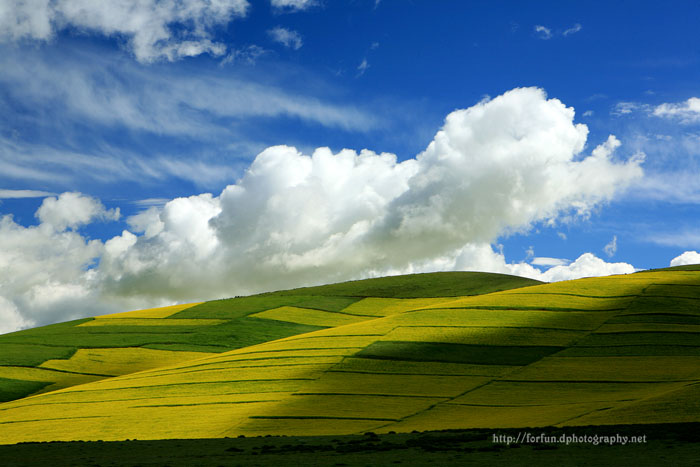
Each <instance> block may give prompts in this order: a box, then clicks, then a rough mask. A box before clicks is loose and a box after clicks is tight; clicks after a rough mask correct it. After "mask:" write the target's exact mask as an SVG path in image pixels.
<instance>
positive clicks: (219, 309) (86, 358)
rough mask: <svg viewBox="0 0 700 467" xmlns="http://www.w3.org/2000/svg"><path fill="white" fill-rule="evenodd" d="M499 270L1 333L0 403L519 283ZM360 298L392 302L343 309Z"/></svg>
mask: <svg viewBox="0 0 700 467" xmlns="http://www.w3.org/2000/svg"><path fill="white" fill-rule="evenodd" d="M533 284H539V282H538V281H534V280H531V279H525V278H522V277H515V276H507V275H503V274H489V273H473V272H448V273H433V274H411V275H405V276H393V277H384V278H378V279H366V280H360V281H352V282H346V283H341V284H332V285H328V286H320V287H311V288H305V289H296V290H289V291H280V292H273V293H266V294H260V295H254V296H250V297H239V298H234V299H226V300H215V301H211V302H206V303H192V304H186V305H176V306H171V307H165V308H158V309H150V310H139V311H133V312H126V313H117V314H113V315H106V316H100V317H97V318H86V319H82V320H77V321H71V322H66V323H60V324H55V325H51V326H43V327H40V328H35V329H28V330H24V331H19V332H15V333H11V334H5V335H0V402H4V401H10V400H15V399H19V398H22V397H25V396H27V395H30V394H36V393H41V392H48V391H52V390H56V389H61V388H65V387H70V386H73V385H76V384H82V383H86V382H90V381H98V380H101V379H105V378H110V377H113V376H119V375H125V374H129V373H133V372H135V371H142V370H147V369H153V368H158V367H161V366H164V365H169V364H174V363H178V362H186V361H189V360H191V359H193V358H199V357H204V356H208V355H213V354H215V353H221V352H226V351H229V350H233V349H238V348H242V347H246V346H250V345H255V344H259V343H262V342H267V341H271V340H275V339H279V338H283V337H288V336H293V335H297V334H303V333H306V332H310V331H315V330H319V329H324V328H327V327H332V326H338V325H342V324H347V323H355V322H360V321H364V320H367V319H373V318H375V317H376V316H378V315H377V313H380V315H381V314H389V313H395V312H396V313H397V312H401V311H405V310H408V309H411V308H415V307H418V306H423V305H425V304H428V303H437V302H439V301H441V300H443V299H442V298H440V297H443V296H465V295H476V294H481V293H489V292H494V291H499V290H506V289H510V288H516V287H525V286H529V285H533ZM365 297H384V298H391V297H403V298H405V297H434V298H435V297H436V298H435V300H428V301H410V300H408V301H406V300H404V301H395V302H391V303H394V306H393V307H389V306H388V303H390V302H386V303H384V305H382V307H379V308H377V307H374V308H373V310H372V311H370V312H365V311H358V309H357V307H355V308H353V309H352V310H351V311H350V312H346V311H343V310H344V309H345V308H347V307H348V306H350V305H352V304H354V303H356V302H358V301H361V300H363V299H364V298H365Z"/></svg>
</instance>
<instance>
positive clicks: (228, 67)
mask: <svg viewBox="0 0 700 467" xmlns="http://www.w3.org/2000/svg"><path fill="white" fill-rule="evenodd" d="M699 14H700V7H699V6H698V5H697V3H696V2H674V4H673V7H672V8H671V7H670V6H669V7H662V6H659V4H658V3H657V2H638V1H636V2H628V1H621V2H613V3H610V2H576V3H574V2H537V3H536V4H535V3H529V4H527V5H526V4H525V3H523V2H493V1H488V2H487V1H484V2H459V1H439V2H435V1H418V0H415V1H398V0H395V1H392V0H382V1H377V0H347V1H330V0H318V1H309V0H272V1H246V0H227V1H223V2H218V3H214V4H210V3H209V2H207V1H204V0H197V1H191V2H175V1H156V0H147V1H141V2H138V1H135V0H134V1H133V2H130V1H126V2H121V3H120V4H119V5H114V4H112V5H108V4H103V3H98V2H88V1H85V2H81V1H72V2H71V1H66V0H38V1H36V2H19V1H10V2H7V3H5V4H4V5H3V6H0V216H2V219H3V220H2V223H1V224H0V321H4V322H5V323H6V324H5V325H4V327H1V328H0V331H3V330H4V331H10V330H13V329H17V328H21V327H26V326H31V325H37V324H45V323H48V322H55V321H60V320H64V319H69V318H74V317H79V316H89V315H93V314H96V313H101V312H110V311H119V310H123V309H125V308H130V307H132V308H143V307H146V306H152V305H153V306H155V305H160V304H169V303H173V302H186V301H194V300H202V299H210V298H218V297H223V296H231V295H238V294H244V293H253V292H258V291H262V290H270V289H275V288H280V287H295V286H301V285H308V284H315V283H324V282H329V281H335V280H347V279H353V278H360V277H369V276H373V275H381V274H395V273H402V272H404V273H405V272H421V271H432V270H443V269H478V270H490V271H498V272H507V273H514V274H524V275H529V276H531V277H537V278H540V279H543V280H561V279H568V278H574V277H580V276H584V275H597V274H610V273H622V272H630V271H633V270H635V269H646V268H653V267H665V266H668V265H669V264H670V263H671V261H672V260H674V258H676V259H675V260H674V261H675V263H674V264H681V263H688V262H697V261H700V255H698V254H697V253H694V252H695V251H696V250H699V249H700V225H699V222H698V219H699V218H700V216H699V215H698V214H700V209H699V204H700V177H699V175H700V166H699V164H698V162H699V161H698V159H699V156H700V100H698V97H700V89H699V87H698V86H699V84H698V83H699V82H700V81H699V79H698V78H700V48H698V45H697V44H698V43H700V41H699V40H698V39H699V38H698V32H697V31H698V20H697V18H698V17H700V15H699ZM460 109H462V110H460ZM464 109H470V110H464ZM574 112H575V114H574ZM448 115H451V116H453V118H452V120H450V119H449V118H448ZM446 118H448V120H450V121H452V122H453V123H452V124H447V123H446ZM450 125H451V126H450ZM439 132H440V133H439ZM440 134H443V136H444V138H442V137H441V136H440ZM610 135H614V138H613V139H612V140H611V139H609V137H610ZM441 138H442V139H441ZM443 139H444V140H445V141H446V142H445V141H443ZM317 148H329V151H328V152H327V154H326V152H324V151H325V150H321V152H318V151H317ZM431 148H432V149H431ZM504 148H505V149H504ZM508 148H511V149H508ZM596 148H598V150H596ZM343 149H349V150H352V151H354V152H352V153H349V152H344V153H342V154H344V155H339V152H340V151H341V150H343ZM364 149H367V150H369V151H371V152H368V153H361V151H362V150H364ZM502 150H503V151H505V153H504V154H502V152H503V151H502ZM261 154H262V155H261ZM312 154H313V157H311V156H312ZM362 154H364V155H362ZM594 154H598V156H595V157H594ZM585 161H587V162H585ZM64 193H69V194H68V195H64ZM173 200H176V201H173ZM685 252H689V253H685ZM682 254H683V256H682V257H681V255H682ZM679 257H680V258H679ZM551 268H553V269H551ZM203 271H206V272H203Z"/></svg>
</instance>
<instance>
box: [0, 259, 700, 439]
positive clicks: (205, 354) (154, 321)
mask: <svg viewBox="0 0 700 467" xmlns="http://www.w3.org/2000/svg"><path fill="white" fill-rule="evenodd" d="M699 320H700V270H697V269H692V268H676V269H673V268H671V269H666V270H654V271H647V272H640V273H635V274H631V275H625V276H610V277H604V278H590V279H580V280H575V281H566V282H559V283H553V284H542V283H538V282H536V281H530V280H527V279H521V278H515V277H511V276H503V275H499V274H485V273H434V274H415V275H409V276H397V277H387V278H378V279H369V280H365V281H354V282H347V283H342V284H332V285H328V286H319V287H308V288H303V289H295V290H290V291H281V292H274V293H266V294H260V295H256V296H250V297H239V298H234V299H227V300H217V301H212V302H205V303H200V304H191V305H178V306H176V307H168V308H167V309H151V310H141V311H135V312H129V313H119V314H117V315H111V316H101V317H97V318H89V319H83V320H78V321H73V322H68V323H60V324H56V325H51V326H45V327H41V328H36V329H29V330H25V331H19V332H15V333H11V334H6V335H3V336H0V398H1V399H0V400H2V401H4V402H2V403H0V443H5V444H12V443H17V442H23V441H53V440H65V441H70V440H90V439H91V440H97V439H101V440H123V439H134V438H138V439H175V438H217V437H226V436H228V437H234V436H240V435H245V436H254V435H267V434H271V435H319V434H331V435H347V434H352V433H362V432H365V431H374V432H377V433H389V432H392V431H395V432H410V431H413V430H419V431H422V430H437V429H467V428H517V427H544V426H579V425H594V424H595V425H613V424H625V423H636V424H646V423H686V422H698V421H700V404H698V403H697V402H696V401H697V400H699V399H700V398H699V397H698V396H700V393H698V391H699V390H700V389H698V388H700V321H699Z"/></svg>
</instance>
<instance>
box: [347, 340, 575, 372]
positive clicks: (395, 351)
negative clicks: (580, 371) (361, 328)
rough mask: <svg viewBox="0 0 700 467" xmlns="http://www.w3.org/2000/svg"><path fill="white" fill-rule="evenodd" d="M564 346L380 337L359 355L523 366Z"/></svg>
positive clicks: (394, 358)
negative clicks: (414, 340)
mask: <svg viewBox="0 0 700 467" xmlns="http://www.w3.org/2000/svg"><path fill="white" fill-rule="evenodd" d="M561 350H563V347H555V346H530V345H528V346H514V345H513V346H507V345H477V344H473V345H472V344H453V343H441V342H410V341H378V342H374V343H373V344H371V345H368V346H367V347H365V348H364V349H363V350H362V351H360V352H358V353H357V354H356V356H358V357H363V358H374V359H379V360H408V361H415V362H445V363H468V364H473V365H510V366H522V365H528V364H530V363H532V362H536V361H537V360H540V359H542V358H544V357H546V356H548V355H551V354H554V353H557V352H559V351H561Z"/></svg>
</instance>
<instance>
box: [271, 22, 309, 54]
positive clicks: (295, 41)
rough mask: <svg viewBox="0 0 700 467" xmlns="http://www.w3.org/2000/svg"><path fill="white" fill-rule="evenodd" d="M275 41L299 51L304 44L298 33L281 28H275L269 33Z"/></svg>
mask: <svg viewBox="0 0 700 467" xmlns="http://www.w3.org/2000/svg"><path fill="white" fill-rule="evenodd" d="M267 33H268V34H269V35H270V37H271V38H272V40H273V41H275V42H279V43H280V44H282V45H283V46H285V47H287V48H289V49H294V50H299V49H301V46H302V45H303V44H304V42H303V41H302V40H301V35H299V33H298V32H297V31H293V30H291V29H287V28H283V27H281V26H277V27H274V28H272V29H270V30H269V31H267Z"/></svg>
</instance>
